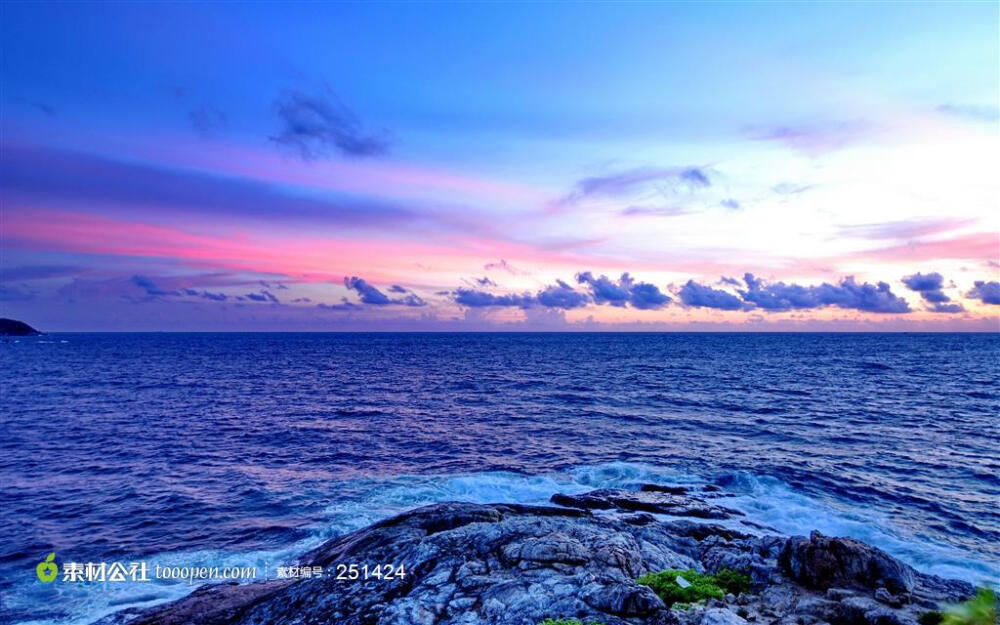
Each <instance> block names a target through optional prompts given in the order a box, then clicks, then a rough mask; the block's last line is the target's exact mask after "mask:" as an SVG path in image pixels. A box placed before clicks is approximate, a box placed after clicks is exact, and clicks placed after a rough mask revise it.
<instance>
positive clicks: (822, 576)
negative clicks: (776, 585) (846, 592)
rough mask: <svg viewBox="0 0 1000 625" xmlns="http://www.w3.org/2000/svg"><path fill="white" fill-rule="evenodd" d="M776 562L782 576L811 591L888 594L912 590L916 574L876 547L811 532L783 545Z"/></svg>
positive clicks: (791, 539)
mask: <svg viewBox="0 0 1000 625" xmlns="http://www.w3.org/2000/svg"><path fill="white" fill-rule="evenodd" d="M778 562H779V564H780V565H781V567H782V569H783V570H784V571H785V573H786V574H787V575H788V576H789V577H791V578H792V579H794V580H796V581H797V582H799V583H802V584H805V585H806V586H809V587H811V588H819V589H821V590H826V589H827V588H830V587H831V586H855V587H862V588H869V589H874V588H876V587H877V586H885V587H886V588H887V589H888V590H889V591H891V592H909V591H911V590H913V588H914V586H915V583H916V579H917V574H916V571H914V570H913V569H912V568H911V567H909V566H907V565H905V564H903V563H902V562H900V561H899V560H896V559H895V558H893V557H892V556H890V555H889V554H887V553H885V552H884V551H882V550H881V549H879V548H877V547H872V546H871V545H866V544H865V543H863V542H861V541H858V540H854V539H853V538H829V537H827V536H823V535H822V534H820V533H819V532H813V533H812V534H811V535H810V536H809V538H805V537H803V536H795V537H792V538H789V539H788V541H787V542H786V543H785V547H784V549H783V550H782V551H781V555H780V556H779V557H778Z"/></svg>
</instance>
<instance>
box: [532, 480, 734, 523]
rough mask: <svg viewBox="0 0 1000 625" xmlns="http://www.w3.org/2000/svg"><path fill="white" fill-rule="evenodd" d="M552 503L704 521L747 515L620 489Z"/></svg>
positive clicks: (666, 495) (696, 501)
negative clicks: (692, 518)
mask: <svg viewBox="0 0 1000 625" xmlns="http://www.w3.org/2000/svg"><path fill="white" fill-rule="evenodd" d="M647 486H648V485H647ZM551 501H552V503H554V504H558V505H560V506H566V507H569V508H580V509H583V510H613V509H616V510H628V511H641V512H655V513H657V514H669V515H672V516H688V517H697V518H700V519H728V518H732V517H734V516H742V515H743V513H742V512H740V511H739V510H733V509H731V508H724V507H722V506H717V505H715V504H712V503H709V502H707V501H705V500H704V499H701V498H699V497H692V496H685V495H681V494H671V493H670V492H664V491H652V490H642V491H638V492H635V491H628V490H623V489H619V488H601V489H598V490H594V491H590V492H589V493H583V494H581V495H564V494H562V493H557V494H555V495H553V496H552V499H551Z"/></svg>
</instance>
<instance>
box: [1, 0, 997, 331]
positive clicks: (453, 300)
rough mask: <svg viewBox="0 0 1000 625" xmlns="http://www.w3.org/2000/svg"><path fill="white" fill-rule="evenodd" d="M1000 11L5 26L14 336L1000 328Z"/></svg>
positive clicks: (830, 9) (416, 14) (315, 8)
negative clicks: (18, 330) (20, 326)
mask: <svg viewBox="0 0 1000 625" xmlns="http://www.w3.org/2000/svg"><path fill="white" fill-rule="evenodd" d="M998 7H1000V5H998V4H997V3H995V2H981V3H979V2H968V3H960V2H949V3H940V4H938V3H905V2H881V3H846V2H845V3H794V2H783V3H773V4H771V3H733V2H727V3H721V2H720V3H680V2H678V3H669V2H662V3H658V2H648V3H614V4H612V3H607V4H604V3H598V2H589V3H522V4H508V3H477V4H471V3H469V4H465V3H441V4H431V3H385V4H380V3H364V4H360V3H304V4H295V3H290V2H258V3H246V4H238V3H218V2H215V3H172V2H158V3H101V4H88V3H84V2H73V3H69V2H66V3H16V4H15V3H3V4H0V12H2V13H0V162H2V167H0V316H4V317H11V318H17V319H22V320H24V321H26V322H28V323H30V324H32V325H33V326H35V327H38V328H39V329H42V330H48V331H154V330H167V331H169V330H184V331H188V330H191V331H223V330H233V331H243V330H246V331H253V330H267V331H299V330H301V331H312V330H331V331H337V330H345V331H356V330H361V331H365V330H372V331H378V330H426V331H442V330H453V331H462V330H471V331H489V330H501V331H503V330H515V331H516V330H622V331H642V330H651V331H659V330H694V331H713V330H735V331H796V330H803V331H910V330H912V331H937V330H940V331H997V330H1000V210H998V208H1000V176H998V175H997V171H998V164H1000V35H998V28H997V24H998V20H1000V14H998V12H1000V8H998Z"/></svg>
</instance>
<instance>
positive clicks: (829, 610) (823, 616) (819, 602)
mask: <svg viewBox="0 0 1000 625" xmlns="http://www.w3.org/2000/svg"><path fill="white" fill-rule="evenodd" d="M838 609H839V605H838V603H837V602H836V601H831V600H829V599H824V598H822V597H806V598H804V599H800V600H799V602H798V603H797V604H795V613H796V614H800V615H805V616H809V617H812V618H814V619H819V620H823V621H830V620H833V619H835V618H836V617H837V614H838Z"/></svg>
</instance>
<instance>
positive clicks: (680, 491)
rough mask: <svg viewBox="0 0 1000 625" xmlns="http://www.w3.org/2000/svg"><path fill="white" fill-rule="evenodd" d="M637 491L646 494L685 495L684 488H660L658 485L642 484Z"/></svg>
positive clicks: (685, 490) (685, 489)
mask: <svg viewBox="0 0 1000 625" xmlns="http://www.w3.org/2000/svg"><path fill="white" fill-rule="evenodd" d="M639 490H641V491H643V492H647V493H670V494H671V495H686V494H687V492H688V489H687V487H686V486H662V485H660V484H643V485H642V486H640V487H639Z"/></svg>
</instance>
